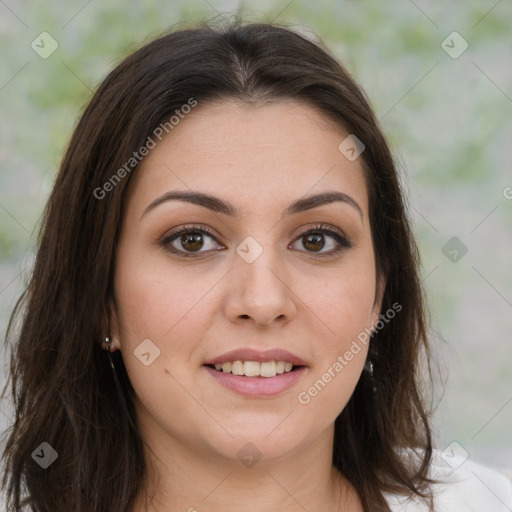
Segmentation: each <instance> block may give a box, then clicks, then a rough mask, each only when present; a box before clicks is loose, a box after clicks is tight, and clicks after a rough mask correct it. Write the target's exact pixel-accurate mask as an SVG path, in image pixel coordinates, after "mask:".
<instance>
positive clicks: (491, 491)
mask: <svg viewBox="0 0 512 512" xmlns="http://www.w3.org/2000/svg"><path fill="white" fill-rule="evenodd" d="M466 457H467V455H466ZM466 457H463V456H460V455H455V454H454V453H453V451H452V452H451V454H450V455H444V454H443V453H441V452H439V451H437V450H434V457H433V463H432V466H431V468H430V472H429V475H430V476H431V477H432V478H434V479H436V480H440V481H442V482H443V483H439V484H436V485H434V486H433V491H434V511H435V512H512V482H511V481H510V480H509V479H508V478H507V477H505V475H503V474H501V473H499V472H498V471H495V470H492V469H489V468H486V467H484V466H482V465H480V464H477V463H475V462H472V461H471V460H470V459H467V458H466ZM386 499H387V501H388V504H389V506H390V508H391V510H392V511H393V512H428V510H429V509H428V506H427V505H425V503H424V502H421V501H420V500H417V499H415V500H406V499H405V498H403V497H396V496H391V495H387V496H386Z"/></svg>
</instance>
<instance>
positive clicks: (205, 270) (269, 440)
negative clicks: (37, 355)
mask: <svg viewBox="0 0 512 512" xmlns="http://www.w3.org/2000/svg"><path fill="white" fill-rule="evenodd" d="M346 136H347V133H345V132H344V131H343V130H342V129H341V128H340V127H339V126H338V125H336V124H334V123H333V122H332V121H330V120H329V119H327V118H326V117H324V116H323V115H322V114H320V113H318V112H317V111H316V110H314V109H312V108H311V107H310V106H307V105H305V104H302V103H298V102H295V101H293V100H280V101H275V102H273V103H271V104H267V105H264V106H262V105H258V106H247V105H244V104H240V103H236V102H234V101H225V100H224V101H217V102H213V103H208V104H203V105H201V104H200V105H198V106H197V107H196V108H195V109H194V110H193V111H192V112H191V113H190V114H188V115H187V116H186V117H185V118H184V119H183V120H181V121H180V123H179V125H177V126H175V128H174V129H173V130H172V131H171V132H170V133H169V134H168V135H167V136H166V138H164V139H163V140H162V142H159V143H158V145H157V146H156V147H155V148H154V149H152V150H151V151H150V153H149V154H148V156H146V157H145V158H144V160H143V161H142V162H141V164H140V166H139V168H138V169H137V171H136V173H135V174H134V175H133V177H132V182H131V183H130V187H129V190H128V194H127V202H126V205H125V211H124V215H123V224H122V230H121V235H120V242H119V246H118V252H117V256H116V272H115V282H114V285H115V286H114V288H115V297H114V300H113V301H112V302H111V305H110V306H111V318H110V330H111V336H112V338H113V343H114V346H115V347H117V348H118V349H119V350H121V352H122V354H123V360H124V362H125V366H126V369H127V372H128V375H129V378H130V381H131V383H132V385H133V387H134V389H135V393H136V398H135V408H136V414H137V421H138V424H139V426H140V429H141V433H142V436H143V440H144V442H145V445H146V449H145V455H146V460H147V464H148V471H147V472H146V475H145V481H144V487H145V489H147V493H148V496H149V498H148V499H147V500H146V499H145V497H146V495H145V493H143V492H142V489H141V491H140V492H139V493H138V495H137V499H136V504H135V507H134V508H133V510H132V512H142V511H145V510H151V511H164V510H165V511H187V510H188V511H189V512H192V511H193V510H197V511H199V512H203V511H218V510H223V511H225V512H229V511H235V510H237V511H238V510H246V509H247V506H248V504H250V510H251V511H252V512H260V511H261V512H263V511H265V512H268V511H278V510H279V512H288V511H290V512H291V511H303V510H304V509H306V510H332V511H334V510H341V509H343V510H349V511H361V510H363V509H362V507H361V503H360V500H359V498H358V496H357V493H356V492H355V490H354V489H353V487H352V486H351V485H350V484H349V483H348V481H347V480H346V479H345V478H343V476H342V475H340V474H339V472H337V470H336V469H335V468H333V466H332V464H331V456H332V443H333V435H334V420H335V419H336V417H337V416H338V415H339V414H340V412H341V411H342V410H343V408H344V407H345V405H346V403H347V402H348V400H349V398H350V396H351V394H352V392H353V390H354V388H355V386H356V384H357V381H358V379H359V377H360V375H361V372H362V370H363V366H364V363H365V360H366V355H367V349H368V347H364V346H363V349H362V350H361V351H360V352H359V353H358V354H356V355H355V356H354V358H353V359H352V360H351V361H350V362H349V363H348V364H347V365H346V366H345V367H344V368H343V371H341V372H339V373H337V374H336V376H335V378H333V379H332V380H331V382H329V383H328V384H327V385H326V386H325V387H324V388H323V389H322V391H321V392H320V393H318V394H317V395H316V396H315V397H313V398H311V401H310V402H309V403H308V404H307V405H304V404H301V403H299V401H298V399H297V395H298V394H299V393H300V392H302V391H307V389H308V388H309V387H310V386H311V385H312V384H313V383H314V382H315V381H317V380H318V379H320V378H321V377H322V374H324V373H325V372H326V371H327V370H328V368H329V367H332V365H333V363H334V362H335V361H336V360H337V357H338V356H339V355H343V354H344V353H345V352H346V351H347V350H348V349H349V348H350V345H351V343H352V342H353V340H355V339H356V337H357V335H358V334H360V333H361V332H362V331H364V329H365V328H371V327H372V326H374V325H375V324H376V323H377V321H378V319H379V314H380V312H381V300H382V297H381V294H380V293H378V292H377V289H378V287H377V276H376V274H375V260H374V254H373V245H372V240H371V232H370V224H369V217H368V197H367V190H366V186H365V181H364V178H363V170H362V167H361V162H360V158H358V159H356V160H354V161H349V160H348V159H347V158H345V157H344V156H343V154H341V153H340V151H339V150H338V145H339V144H340V142H341V141H342V140H343V139H344V138H345V137H346ZM170 190H185V191H187V190H188V191H191V190H193V191H200V192H204V193H208V194H212V195H215V196H217V197H219V198H222V199H224V200H226V201H229V202H230V203H232V204H233V205H234V206H236V208H237V209H239V210H240V216H239V217H230V216H229V215H226V214H223V213H216V212H212V211H211V210H209V209H207V208H205V207H202V206H199V205H194V204H191V203H188V202H185V201H180V200H172V201H167V202H164V203H162V204H160V205H159V206H157V207H155V208H154V209H152V210H150V211H149V212H147V213H146V214H145V215H143V212H144V210H145V209H146V207H147V206H148V205H149V204H150V203H151V202H152V201H154V200H155V199H156V198H157V197H159V196H161V195H162V194H163V193H165V192H167V191H170ZM327 191H337V192H343V193H345V194H348V195H349V196H350V197H351V198H353V200H354V201H356V202H357V204H358V205H359V207H360V209H361V214H360V213H359V212H358V210H357V209H356V208H354V207H353V206H351V205H349V204H348V203H345V202H339V201H338V202H332V203H329V204H325V205H322V206H318V207H315V208H314V209H311V210H308V211H304V212H301V213H297V214H293V215H289V216H287V217H285V218H283V219H281V216H282V214H283V212H284V210H285V209H286V207H287V206H289V205H290V204H291V203H292V202H294V201H295V200H297V199H300V198H302V197H304V196H306V195H313V194H317V193H320V192H327ZM318 223H323V224H327V225H328V226H329V227H330V228H332V229H334V230H335V231H337V232H340V234H344V235H345V236H346V237H347V238H348V239H349V240H350V242H351V243H352V244H353V246H352V247H351V248H349V249H344V250H342V251H341V252H340V253H339V254H332V250H333V249H336V248H337V247H338V244H337V242H336V240H335V239H334V238H332V236H331V235H329V234H324V237H323V241H324V243H325V246H324V247H323V248H322V247H321V244H320V245H319V244H318V242H317V243H316V245H315V242H313V243H311V242H308V237H305V236H302V233H303V232H306V231H308V230H310V228H314V227H315V225H316V224H318ZM188 224H194V225H196V224H197V225H199V227H204V228H209V229H210V231H212V232H213V233H214V238H212V237H210V236H209V235H204V236H203V238H202V241H203V245H202V247H200V249H199V251H200V252H199V253H198V252H194V251H193V249H194V248H197V247H199V246H200V244H199V245H197V243H196V245H194V243H192V244H190V243H189V244H187V243H185V246H183V245H182V244H181V243H180V236H178V237H176V238H175V240H174V242H169V244H168V246H173V247H174V248H175V249H176V251H179V250H181V251H182V254H184V253H187V250H188V253H189V254H191V256H190V257H183V256H180V255H179V254H174V253H172V252H169V251H168V250H166V249H165V247H163V246H162V245H159V241H161V240H163V239H164V238H165V236H166V235H167V234H169V232H170V231H171V230H173V228H180V227H183V226H185V225H188ZM313 231H315V230H313ZM196 236H197V235H196ZM248 236H250V237H252V238H254V239H255V240H256V241H257V242H258V243H259V244H260V246H261V247H262V249H263V252H262V254H261V255H260V256H259V257H258V258H257V259H256V260H255V261H254V262H252V263H247V262H246V261H245V260H244V259H242V258H241V257H240V256H239V255H238V254H237V252H236V248H237V246H238V245H239V244H241V242H242V241H244V240H245V239H246V237H248ZM218 247H221V248H223V249H222V250H216V248H218ZM191 249H192V250H191ZM329 253H331V254H330V255H329ZM319 254H322V255H325V256H319ZM381 289H382V288H381ZM145 339H149V340H151V342H152V343H154V345H156V346H157V347H158V349H159V350H160V355H159V357H157V358H156V359H155V360H154V361H153V362H152V363H151V364H150V365H149V366H145V365H144V364H142V363H141V361H140V360H139V359H138V358H137V357H136V356H135V355H134V350H136V349H137V347H138V346H139V345H140V343H141V342H142V341H143V340H145ZM243 347H250V348H254V349H257V350H263V349H268V348H284V349H286V350H289V351H290V352H293V353H294V354H296V355H297V356H299V357H301V358H302V359H303V360H304V361H305V362H306V364H307V368H306V371H305V373H304V375H303V376H302V377H301V380H300V381H299V382H298V384H296V385H295V386H293V387H292V388H291V389H289V390H286V391H284V392H283V393H281V394H279V395H277V396H274V397H265V398H248V397H244V396H241V395H239V394H236V393H234V392H233V391H231V390H228V389H225V388H223V387H221V386H220V385H219V384H218V383H217V381H216V380H215V379H214V378H212V376H211V375H210V374H209V373H208V372H207V371H206V370H205V368H204V367H203V364H204V363H205V362H206V361H207V360H208V359H211V358H213V357H215V356H219V355H221V354H223V353H224V352H227V351H230V350H232V349H235V348H243ZM248 442H250V443H252V444H253V445H254V446H255V447H257V450H258V451H259V453H261V454H262V458H261V459H260V460H259V461H258V462H257V463H256V464H255V465H253V466H252V467H246V466H245V465H244V464H243V463H242V462H241V461H240V460H239V458H238V456H237V452H238V451H239V450H240V449H241V448H242V447H243V446H244V445H245V444H246V443H248Z"/></svg>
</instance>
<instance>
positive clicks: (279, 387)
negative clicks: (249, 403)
mask: <svg viewBox="0 0 512 512" xmlns="http://www.w3.org/2000/svg"><path fill="white" fill-rule="evenodd" d="M203 368H205V369H206V371H207V372H208V373H209V374H210V375H211V376H212V377H213V378H214V379H215V380H216V381H217V382H218V383H219V384H220V385H221V386H224V387H225V388H227V389H231V390H232V391H235V392H236V393H239V394H240V395H244V396H250V397H253V398H260V397H269V396H276V395H278V394H279V393H282V392H284V391H286V390H287V389H290V388H291V387H292V386H294V385H295V384H296V383H297V382H298V381H299V379H300V378H301V377H302V375H303V374H304V372H305V370H306V367H305V366H301V367H299V368H297V369H296V370H293V371H291V372H285V373H281V374H278V375H276V376H275V377H245V376H243V375H233V374H232V373H224V372H220V371H218V370H215V369H214V368H210V367H209V366H204V367H203Z"/></svg>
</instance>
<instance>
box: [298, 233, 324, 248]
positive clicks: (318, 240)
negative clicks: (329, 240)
mask: <svg viewBox="0 0 512 512" xmlns="http://www.w3.org/2000/svg"><path fill="white" fill-rule="evenodd" d="M302 243H303V245H304V247H305V248H306V249H308V250H309V251H320V250H321V249H323V247H324V245H325V241H324V237H323V235H322V234H321V233H309V234H307V235H304V236H303V237H302Z"/></svg>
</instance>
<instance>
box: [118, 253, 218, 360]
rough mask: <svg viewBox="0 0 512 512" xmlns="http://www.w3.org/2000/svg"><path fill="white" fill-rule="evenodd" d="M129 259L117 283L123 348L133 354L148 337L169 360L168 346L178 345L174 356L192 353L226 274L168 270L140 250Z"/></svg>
mask: <svg viewBox="0 0 512 512" xmlns="http://www.w3.org/2000/svg"><path fill="white" fill-rule="evenodd" d="M125 254H126V256H125V258H124V259H120V261H119V264H118V267H117V269H116V278H115V290H116V299H117V310H118V317H119V321H120V338H121V340H120V341H121V343H122V345H124V346H126V347H127V348H128V349H130V348H131V349H133V348H135V346H136V345H137V344H139V343H140V342H141V341H142V340H144V339H146V338H149V339H151V340H152V341H154V342H155V343H156V344H157V345H158V346H159V347H161V348H162V354H163V355H167V351H166V350H164V349H165V346H166V345H168V344H169V343H171V344H172V345H173V350H172V351H169V353H175V352H176V351H185V350H184V349H185V348H187V349H188V351H189V352H190V347H188V346H187V340H193V339H196V338H197V337H198V336H199V335H200V333H201V332H202V331H204V326H205V325H206V323H207V322H208V320H209V316H208V313H207V308H208V304H209V300H208V299H209V295H210V293H209V292H212V291H213V290H214V288H215V285H216V284H217V283H218V282H219V279H220V277H221V275H217V273H215V274H214V273H207V272H204V271H203V272H202V271H201V270H200V269H199V267H197V268H191V269H187V270H186V271H184V270H183V269H181V270H180V269H177V268H174V269H173V268H169V264H168V263H166V262H165V259H162V260H163V262H162V261H160V260H158V261H155V260H154V259H153V260H152V261H150V262H148V261H146V260H145V259H144V258H143V257H138V255H137V253H136V252H135V251H133V252H132V253H130V251H129V250H128V251H126V252H125ZM130 254H132V255H133V256H131V255H130ZM129 255H130V256H129ZM213 274H214V275H213ZM212 295H213V294H212ZM196 334H197V336H196ZM175 340H179V343H175V342H174V341H175ZM164 352H165V354H164Z"/></svg>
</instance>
